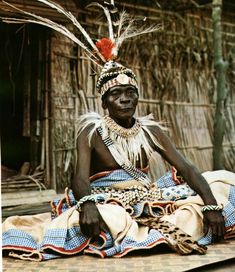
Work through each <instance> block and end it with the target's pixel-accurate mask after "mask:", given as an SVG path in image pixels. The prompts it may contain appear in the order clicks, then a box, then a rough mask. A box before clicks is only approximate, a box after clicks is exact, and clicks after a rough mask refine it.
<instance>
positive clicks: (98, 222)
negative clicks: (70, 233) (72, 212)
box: [79, 201, 108, 238]
mask: <svg viewBox="0 0 235 272" xmlns="http://www.w3.org/2000/svg"><path fill="white" fill-rule="evenodd" d="M79 224H80V227H81V232H82V233H83V234H84V235H86V236H88V237H91V238H96V237H98V236H99V234H100V232H101V231H107V230H108V227H107V225H106V224H105V222H104V220H103V218H102V217H101V215H100V213H99V210H98V209H97V207H96V205H95V203H93V202H89V201H88V202H85V203H84V204H83V205H82V211H81V212H80V215H79Z"/></svg>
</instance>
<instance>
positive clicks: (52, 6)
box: [37, 0, 105, 62]
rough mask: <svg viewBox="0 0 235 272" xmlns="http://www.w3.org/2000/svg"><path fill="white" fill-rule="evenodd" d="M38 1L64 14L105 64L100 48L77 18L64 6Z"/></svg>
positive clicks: (48, 1) (48, 0)
mask: <svg viewBox="0 0 235 272" xmlns="http://www.w3.org/2000/svg"><path fill="white" fill-rule="evenodd" d="M37 1H38V2H41V3H43V4H45V5H47V6H49V7H51V8H53V9H55V10H57V11H58V12H59V13H61V14H64V15H65V16H66V17H67V18H68V19H69V20H70V21H71V22H72V23H73V24H74V25H75V26H76V27H77V28H78V30H80V32H81V33H82V34H83V36H84V37H85V38H86V39H87V41H88V43H89V44H90V46H91V47H92V48H93V49H94V50H95V51H96V53H97V54H98V56H99V57H100V58H101V60H102V61H104V62H105V59H104V57H103V56H102V55H101V54H100V52H99V50H98V48H97V47H96V45H95V43H94V42H93V41H92V39H91V37H90V36H89V34H88V33H87V32H86V30H85V29H84V28H83V27H82V25H81V24H80V23H79V22H78V20H77V19H76V17H75V16H74V15H73V14H72V13H71V12H69V11H66V10H65V9H64V8H63V7H62V6H60V5H59V4H57V3H54V2H52V1H50V0H37Z"/></svg>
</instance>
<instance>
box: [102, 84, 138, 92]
mask: <svg viewBox="0 0 235 272" xmlns="http://www.w3.org/2000/svg"><path fill="white" fill-rule="evenodd" d="M128 89H132V90H136V92H137V89H136V87H135V86H133V85H130V84H125V85H123V84H122V85H116V86H113V87H111V88H110V89H109V90H108V92H107V94H109V93H111V92H113V91H119V90H120V91H125V90H128Z"/></svg>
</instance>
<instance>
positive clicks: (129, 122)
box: [110, 116, 135, 128]
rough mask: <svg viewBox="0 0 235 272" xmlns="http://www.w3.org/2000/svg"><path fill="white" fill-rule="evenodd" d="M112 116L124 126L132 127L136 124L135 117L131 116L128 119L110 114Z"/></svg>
mask: <svg viewBox="0 0 235 272" xmlns="http://www.w3.org/2000/svg"><path fill="white" fill-rule="evenodd" d="M110 118H112V119H113V120H114V121H115V122H116V123H117V124H118V125H119V126H121V127H124V128H131V127H133V125H134V124H135V119H134V117H130V118H127V119H118V118H115V117H112V116H110Z"/></svg>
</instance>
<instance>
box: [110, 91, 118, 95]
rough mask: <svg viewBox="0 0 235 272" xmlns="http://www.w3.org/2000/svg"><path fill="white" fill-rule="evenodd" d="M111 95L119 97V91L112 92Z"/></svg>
mask: <svg viewBox="0 0 235 272" xmlns="http://www.w3.org/2000/svg"><path fill="white" fill-rule="evenodd" d="M111 95H114V96H116V95H119V91H112V92H111Z"/></svg>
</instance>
